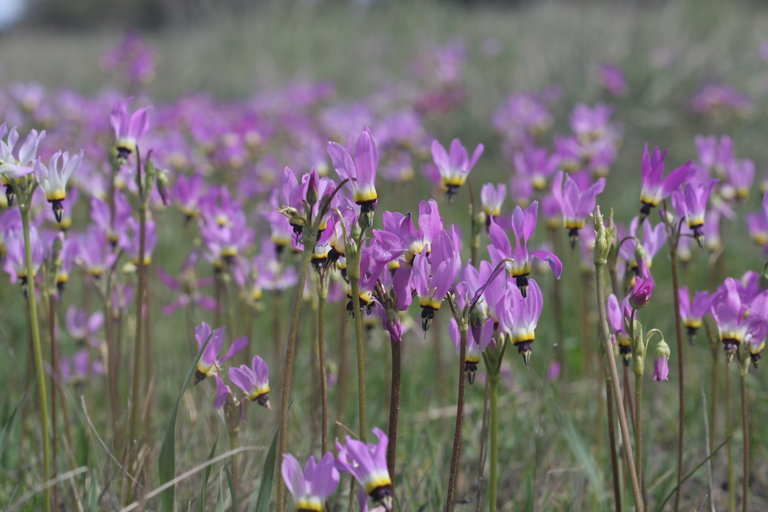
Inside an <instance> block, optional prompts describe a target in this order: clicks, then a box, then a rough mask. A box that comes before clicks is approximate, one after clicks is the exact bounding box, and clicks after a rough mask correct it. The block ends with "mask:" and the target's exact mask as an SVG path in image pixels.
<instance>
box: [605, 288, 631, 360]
mask: <svg viewBox="0 0 768 512" xmlns="http://www.w3.org/2000/svg"><path fill="white" fill-rule="evenodd" d="M606 312H607V313H608V323H609V324H610V326H611V330H612V331H613V336H614V338H615V339H616V342H617V343H618V344H619V354H620V355H621V357H622V359H623V360H624V366H628V365H629V362H630V360H631V359H632V343H631V340H630V339H629V333H627V328H626V321H627V320H628V319H629V318H630V317H631V309H630V306H629V300H628V299H627V298H625V299H624V300H623V301H622V305H621V306H620V305H619V299H617V298H616V295H614V294H610V295H609V296H608V303H607V304H606Z"/></svg>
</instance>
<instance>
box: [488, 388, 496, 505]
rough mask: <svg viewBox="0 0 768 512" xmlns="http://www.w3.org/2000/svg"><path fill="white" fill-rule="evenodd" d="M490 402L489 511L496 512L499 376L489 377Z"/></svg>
mask: <svg viewBox="0 0 768 512" xmlns="http://www.w3.org/2000/svg"><path fill="white" fill-rule="evenodd" d="M488 390H489V402H490V409H491V445H490V463H491V481H490V482H489V486H488V511H489V512H496V500H497V498H496V497H497V496H498V493H499V376H498V375H493V376H491V375H489V376H488Z"/></svg>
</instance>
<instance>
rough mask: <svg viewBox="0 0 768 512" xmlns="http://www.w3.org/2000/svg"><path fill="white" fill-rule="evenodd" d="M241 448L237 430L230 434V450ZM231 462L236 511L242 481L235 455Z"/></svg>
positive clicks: (234, 508) (233, 501) (233, 505)
mask: <svg viewBox="0 0 768 512" xmlns="http://www.w3.org/2000/svg"><path fill="white" fill-rule="evenodd" d="M239 409H240V408H239V407H238V411H239ZM239 447H240V443H239V442H238V431H237V430H235V431H234V432H230V433H229V449H230V450H232V451H235V450H237V449H238V448H239ZM230 462H231V464H232V466H231V467H232V473H231V475H230V476H231V477H232V510H234V511H236V510H237V503H238V500H237V497H238V495H239V492H238V487H237V482H238V481H239V480H240V471H239V469H238V465H237V457H236V456H235V455H232V457H231V458H230Z"/></svg>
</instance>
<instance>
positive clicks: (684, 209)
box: [672, 179, 719, 245]
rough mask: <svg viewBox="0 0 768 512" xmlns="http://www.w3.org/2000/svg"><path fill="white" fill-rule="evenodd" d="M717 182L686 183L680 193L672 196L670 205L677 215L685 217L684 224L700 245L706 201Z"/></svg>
mask: <svg viewBox="0 0 768 512" xmlns="http://www.w3.org/2000/svg"><path fill="white" fill-rule="evenodd" d="M718 181H719V180H716V179H715V180H709V181H707V182H703V183H695V184H691V183H690V182H689V183H686V184H685V188H683V190H682V192H680V191H677V192H673V194H672V203H673V205H674V206H675V209H676V210H678V213H679V214H680V215H681V216H683V217H685V222H686V223H687V224H688V227H689V228H690V229H691V231H693V236H694V238H696V241H697V242H699V245H701V237H702V236H704V233H703V231H702V228H703V227H704V215H705V214H706V210H707V201H708V200H709V195H710V194H711V193H712V188H713V187H714V186H715V184H716V183H717V182H718Z"/></svg>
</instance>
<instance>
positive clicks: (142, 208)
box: [122, 150, 147, 504]
mask: <svg viewBox="0 0 768 512" xmlns="http://www.w3.org/2000/svg"><path fill="white" fill-rule="evenodd" d="M136 160H137V163H136V172H137V178H136V180H137V182H138V183H140V184H141V183H142V176H141V171H142V169H141V159H140V157H139V153H138V150H137V151H136ZM144 194H145V191H143V188H142V187H141V185H140V187H139V254H138V261H137V262H136V272H137V273H138V289H137V291H136V333H135V335H136V336H135V339H134V344H133V377H132V379H133V380H132V381H131V404H130V405H131V414H130V422H129V424H128V439H127V440H126V443H127V444H126V451H127V459H126V461H127V463H126V469H127V470H128V471H130V470H131V466H132V463H133V458H134V455H135V454H136V453H137V452H138V450H137V446H134V443H135V442H136V435H137V433H138V424H139V411H140V410H141V404H142V400H141V399H140V394H141V363H142V358H141V349H142V345H143V343H142V342H143V335H144V324H143V322H144V295H145V289H146V279H147V274H146V267H145V265H144V255H145V253H146V243H147V240H146V239H147V204H146V201H145V198H144ZM129 488H130V484H129V481H128V479H127V478H125V476H124V477H123V485H122V495H123V504H128V503H130V501H131V493H130V492H129Z"/></svg>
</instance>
